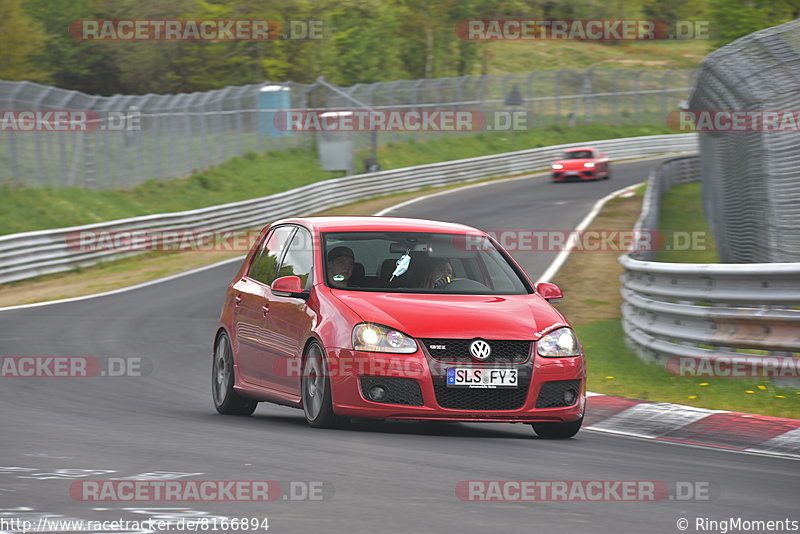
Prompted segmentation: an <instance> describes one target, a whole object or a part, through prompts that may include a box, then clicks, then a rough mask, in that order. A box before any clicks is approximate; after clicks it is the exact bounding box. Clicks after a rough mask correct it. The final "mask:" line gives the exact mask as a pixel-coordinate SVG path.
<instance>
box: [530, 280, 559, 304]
mask: <svg viewBox="0 0 800 534" xmlns="http://www.w3.org/2000/svg"><path fill="white" fill-rule="evenodd" d="M536 292H537V293H539V296H541V297H542V298H543V299H544V300H546V301H548V302H560V301H561V299H563V298H564V294H563V293H562V292H561V288H560V287H558V286H557V285H555V284H551V283H549V282H542V283H540V284H536Z"/></svg>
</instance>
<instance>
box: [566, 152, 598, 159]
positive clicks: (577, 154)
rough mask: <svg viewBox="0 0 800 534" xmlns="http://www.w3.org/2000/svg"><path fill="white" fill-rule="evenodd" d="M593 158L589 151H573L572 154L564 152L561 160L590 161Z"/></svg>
mask: <svg viewBox="0 0 800 534" xmlns="http://www.w3.org/2000/svg"><path fill="white" fill-rule="evenodd" d="M593 157H594V155H592V151H591V150H573V151H572V152H564V157H563V159H591V158H593Z"/></svg>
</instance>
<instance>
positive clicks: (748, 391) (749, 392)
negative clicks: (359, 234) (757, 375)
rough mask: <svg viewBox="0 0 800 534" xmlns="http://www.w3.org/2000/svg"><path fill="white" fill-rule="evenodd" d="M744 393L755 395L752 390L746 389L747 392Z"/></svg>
mask: <svg viewBox="0 0 800 534" xmlns="http://www.w3.org/2000/svg"><path fill="white" fill-rule="evenodd" d="M745 393H748V394H752V393H755V391H753V390H752V389H748V390H747V391H745Z"/></svg>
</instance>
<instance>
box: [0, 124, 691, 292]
mask: <svg viewBox="0 0 800 534" xmlns="http://www.w3.org/2000/svg"><path fill="white" fill-rule="evenodd" d="M696 142H697V141H696V135H695V134H683V135H657V136H646V137H629V138H623V139H609V140H603V141H593V142H591V143H572V144H568V145H558V146H550V147H544V148H534V149H531V150H521V151H517V152H508V153H505V154H496V155H491V156H483V157H479V158H470V159H462V160H456V161H447V162H442V163H434V164H431V165H420V166H417V167H406V168H403V169H396V170H391V171H383V172H377V173H372V174H360V175H354V176H347V177H344V178H336V179H333V180H326V181H323V182H318V183H315V184H310V185H307V186H304V187H300V188H297V189H292V190H291V191H286V192H283V193H278V194H275V195H269V196H266V197H262V198H257V199H253V200H246V201H243V202H234V203H231V204H223V205H221V206H213V207H209V208H203V209H197V210H191V211H184V212H179V213H167V214H159V215H148V216H144V217H134V218H131V219H122V220H117V221H111V222H104V223H97V224H90V225H86V226H76V227H72V228H61V229H57V230H43V231H37V232H26V233H21V234H13V235H8V236H2V237H0V283H5V282H10V281H14V280H22V279H25V278H31V277H34V276H39V275H43V274H49V273H55V272H60V271H66V270H70V269H73V268H75V267H78V266H81V267H86V266H89V265H94V264H96V263H98V262H101V261H108V260H111V259H117V258H120V257H123V256H128V255H131V254H137V253H140V252H141V251H137V250H132V249H131V248H130V247H125V248H123V249H116V248H108V249H104V250H88V251H87V250H81V248H82V247H80V246H77V245H78V243H77V236H78V234H79V233H80V232H85V231H95V232H101V231H108V232H121V231H131V230H203V231H230V230H243V229H247V228H254V227H260V226H263V225H264V224H266V223H267V222H269V221H273V220H276V219H280V218H282V217H287V216H298V215H303V214H308V213H314V212H318V211H320V210H324V209H328V208H331V207H334V206H339V205H342V204H347V203H349V202H354V201H356V200H360V199H364V198H368V197H371V196H376V195H383V194H387V193H396V192H401V191H413V190H416V189H420V188H422V187H426V186H441V185H448V184H454V183H458V182H468V181H471V180H477V179H480V178H490V177H495V176H506V175H514V174H521V173H525V172H531V171H535V170H541V169H545V168H547V167H548V165H549V164H550V162H551V160H552V158H553V156H555V155H556V154H557V152H558V151H560V150H563V149H564V148H568V147H575V146H581V145H585V144H590V145H592V146H595V147H597V148H599V149H601V150H602V151H604V152H605V153H607V154H608V155H609V157H610V158H612V159H624V158H635V157H643V156H653V155H656V154H663V153H669V152H680V151H694V150H696Z"/></svg>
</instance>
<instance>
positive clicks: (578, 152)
mask: <svg viewBox="0 0 800 534" xmlns="http://www.w3.org/2000/svg"><path fill="white" fill-rule="evenodd" d="M551 168H552V171H553V178H552V179H553V181H554V182H570V181H583V180H608V179H609V178H611V169H610V168H609V165H608V156H606V155H605V154H603V153H601V152H600V151H599V150H597V149H596V148H591V147H581V148H570V149H569V150H565V151H564V153H563V154H562V155H561V159H559V160H556V161H554V162H553V164H552V165H551Z"/></svg>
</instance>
